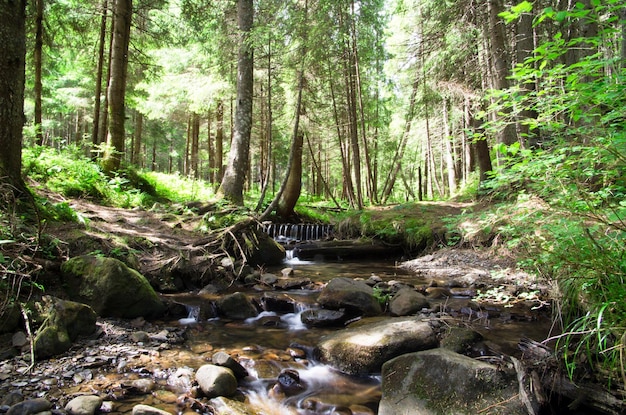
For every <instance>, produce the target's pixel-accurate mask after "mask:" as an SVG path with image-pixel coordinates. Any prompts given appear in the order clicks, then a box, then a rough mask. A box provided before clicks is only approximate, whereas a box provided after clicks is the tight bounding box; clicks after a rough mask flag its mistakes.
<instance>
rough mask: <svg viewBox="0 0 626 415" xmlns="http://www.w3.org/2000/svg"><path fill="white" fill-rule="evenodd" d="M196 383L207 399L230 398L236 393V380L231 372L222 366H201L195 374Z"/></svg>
mask: <svg viewBox="0 0 626 415" xmlns="http://www.w3.org/2000/svg"><path fill="white" fill-rule="evenodd" d="M196 382H198V386H200V389H201V390H202V393H203V394H204V395H205V396H206V397H207V398H215V397H217V396H232V395H234V394H235V392H237V379H236V378H235V375H234V374H233V371H232V370H230V369H228V368H226V367H222V366H216V365H203V366H201V367H200V369H198V371H197V372H196Z"/></svg>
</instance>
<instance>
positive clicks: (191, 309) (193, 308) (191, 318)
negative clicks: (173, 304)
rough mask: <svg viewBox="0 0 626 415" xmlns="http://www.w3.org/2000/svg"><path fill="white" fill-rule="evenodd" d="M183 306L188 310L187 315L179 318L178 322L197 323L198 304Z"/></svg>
mask: <svg viewBox="0 0 626 415" xmlns="http://www.w3.org/2000/svg"><path fill="white" fill-rule="evenodd" d="M185 308H187V312H188V314H187V317H185V318H181V319H179V320H178V322H179V323H180V324H182V325H187V324H193V323H197V322H198V317H200V306H199V305H189V304H185Z"/></svg>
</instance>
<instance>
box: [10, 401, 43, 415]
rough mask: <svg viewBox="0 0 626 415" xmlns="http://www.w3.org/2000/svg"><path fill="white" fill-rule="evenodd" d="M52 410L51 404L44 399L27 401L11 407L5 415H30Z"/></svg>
mask: <svg viewBox="0 0 626 415" xmlns="http://www.w3.org/2000/svg"><path fill="white" fill-rule="evenodd" d="M50 408H52V403H50V401H48V400H47V399H44V398H36V399H29V400H27V401H22V402H19V403H16V404H15V405H13V406H11V408H9V410H8V411H7V413H6V415H31V414H37V413H39V412H44V411H47V410H48V409H50Z"/></svg>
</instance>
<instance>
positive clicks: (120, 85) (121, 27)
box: [102, 0, 133, 173]
mask: <svg viewBox="0 0 626 415" xmlns="http://www.w3.org/2000/svg"><path fill="white" fill-rule="evenodd" d="M132 11H133V3H132V0H116V1H115V10H114V19H115V24H114V27H115V29H114V33H113V46H112V52H111V84H110V86H109V113H110V119H109V123H110V126H109V137H108V139H107V151H106V152H105V156H104V159H103V160H102V166H103V170H104V171H105V172H107V173H111V172H115V171H117V170H119V168H120V165H121V162H122V157H123V154H124V141H125V138H126V137H125V136H126V130H125V128H124V122H125V120H126V110H125V105H124V104H125V103H124V100H125V97H126V75H127V72H128V45H129V41H130V21H131V18H132Z"/></svg>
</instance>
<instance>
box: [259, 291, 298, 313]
mask: <svg viewBox="0 0 626 415" xmlns="http://www.w3.org/2000/svg"><path fill="white" fill-rule="evenodd" d="M261 304H262V305H263V309H264V310H265V311H276V312H278V313H293V312H295V311H296V302H295V300H294V299H293V298H292V297H291V296H289V295H288V294H287V293H275V292H267V291H266V292H265V293H264V294H263V296H262V297H261Z"/></svg>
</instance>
